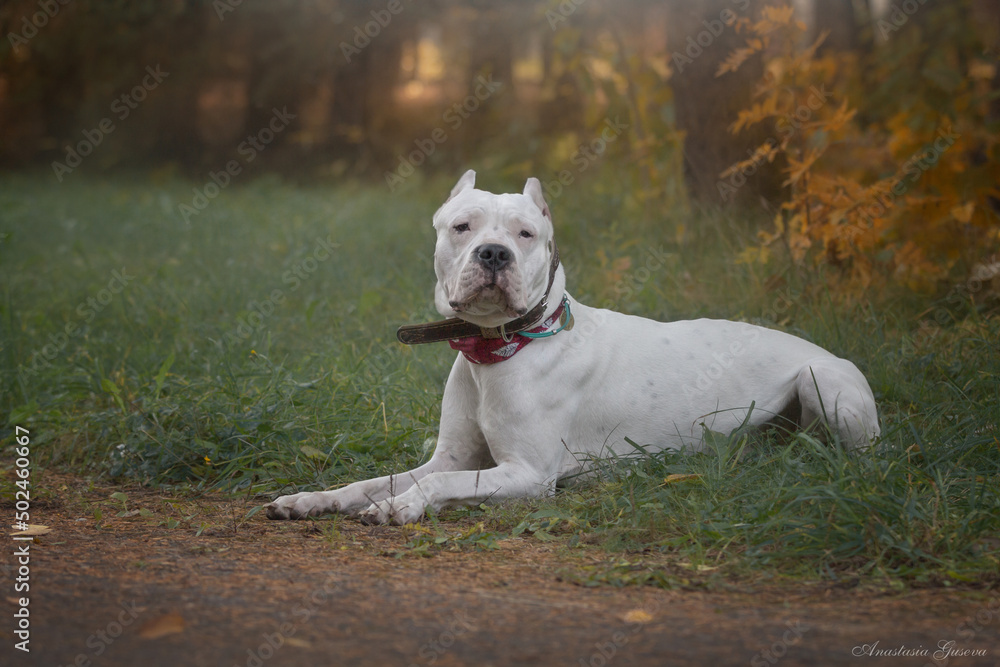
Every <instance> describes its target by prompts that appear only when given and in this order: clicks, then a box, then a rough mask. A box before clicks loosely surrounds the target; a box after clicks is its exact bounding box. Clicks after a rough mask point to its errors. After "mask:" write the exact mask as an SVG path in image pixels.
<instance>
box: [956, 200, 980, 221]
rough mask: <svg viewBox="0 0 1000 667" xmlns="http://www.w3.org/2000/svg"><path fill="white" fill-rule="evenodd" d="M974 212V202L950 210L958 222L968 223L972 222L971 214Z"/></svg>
mask: <svg viewBox="0 0 1000 667" xmlns="http://www.w3.org/2000/svg"><path fill="white" fill-rule="evenodd" d="M975 210H976V202H974V201H970V202H969V203H967V204H965V205H963V206H956V207H955V208H953V209H951V214H952V215H953V216H954V217H955V219H956V220H958V221H959V222H969V221H970V220H972V213H973V212H974V211H975Z"/></svg>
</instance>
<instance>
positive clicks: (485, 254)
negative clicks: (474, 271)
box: [473, 243, 510, 273]
mask: <svg viewBox="0 0 1000 667" xmlns="http://www.w3.org/2000/svg"><path fill="white" fill-rule="evenodd" d="M473 253H474V254H475V257H476V259H477V260H478V261H479V263H480V264H482V265H483V266H485V267H486V268H488V269H490V270H491V271H493V272H494V273H496V272H497V271H501V270H502V269H503V268H504V267H506V266H507V265H508V264H510V250H508V249H507V248H505V247H503V246H502V245H500V244H499V243H487V244H486V245H481V246H479V247H478V248H476V249H475V250H473Z"/></svg>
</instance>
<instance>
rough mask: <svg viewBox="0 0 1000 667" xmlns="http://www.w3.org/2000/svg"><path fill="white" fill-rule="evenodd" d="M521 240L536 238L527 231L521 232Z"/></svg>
mask: <svg viewBox="0 0 1000 667" xmlns="http://www.w3.org/2000/svg"><path fill="white" fill-rule="evenodd" d="M521 238H522V239H533V238H535V235H534V234H532V233H531V232H529V231H527V230H525V231H523V232H521Z"/></svg>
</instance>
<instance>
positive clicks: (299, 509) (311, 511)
mask: <svg viewBox="0 0 1000 667" xmlns="http://www.w3.org/2000/svg"><path fill="white" fill-rule="evenodd" d="M266 509H267V518H268V519H279V520H281V519H305V518H307V517H310V516H319V515H320V514H329V513H331V512H336V511H338V508H337V502H336V501H335V500H333V499H332V498H330V496H329V495H327V494H325V493H323V492H305V493H296V494H294V495H291V496H281V497H280V498H277V499H276V500H275V501H274V502H273V503H271V504H270V505H268V506H267V508H266Z"/></svg>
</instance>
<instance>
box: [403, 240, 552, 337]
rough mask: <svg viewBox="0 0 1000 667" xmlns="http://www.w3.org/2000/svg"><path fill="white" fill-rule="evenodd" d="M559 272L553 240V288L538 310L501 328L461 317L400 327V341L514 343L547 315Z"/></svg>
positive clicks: (550, 285)
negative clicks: (475, 339) (514, 338)
mask: <svg viewBox="0 0 1000 667" xmlns="http://www.w3.org/2000/svg"><path fill="white" fill-rule="evenodd" d="M558 268H559V248H558V247H556V242H555V239H553V240H552V262H551V263H550V264H549V284H548V286H547V287H546V288H545V294H544V295H542V300H541V301H539V302H538V303H537V304H536V305H535V307H534V308H532V309H531V310H529V311H528V312H527V313H525V314H524V315H522V316H521V317H519V318H517V319H516V320H511V321H510V322H507V323H506V324H502V325H500V326H499V327H481V326H479V325H478V324H473V323H472V322H466V321H465V320H463V319H461V318H459V317H452V318H450V319H447V320H441V321H438V322H428V323H427V324H407V325H404V326H401V327H399V329H398V330H397V331H396V338H398V339H399V342H400V343H403V344H405V345H419V344H421V343H439V342H441V341H445V340H452V339H455V338H467V337H469V336H482V337H483V338H503V339H504V340H510V337H511V336H513V335H514V334H516V333H518V332H519V331H525V330H527V329H530V328H531V327H533V326H534V325H535V324H536V323H537V322H538V321H539V320H540V319H542V317H543V316H544V315H545V309H546V308H548V306H549V292H550V291H551V290H552V283H553V282H555V279H556V269H558Z"/></svg>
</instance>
